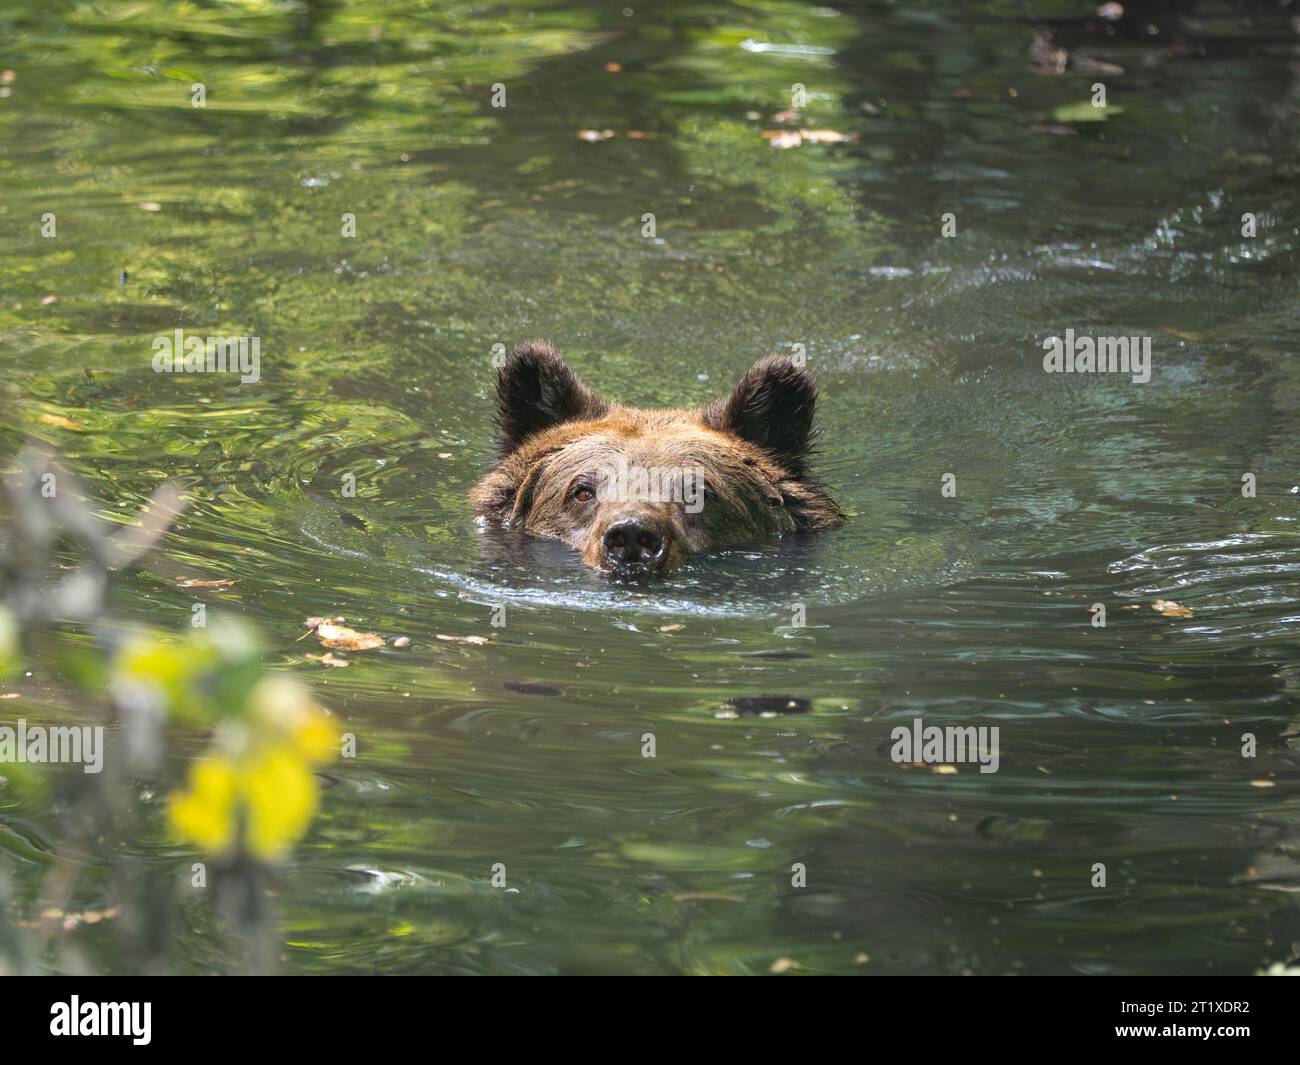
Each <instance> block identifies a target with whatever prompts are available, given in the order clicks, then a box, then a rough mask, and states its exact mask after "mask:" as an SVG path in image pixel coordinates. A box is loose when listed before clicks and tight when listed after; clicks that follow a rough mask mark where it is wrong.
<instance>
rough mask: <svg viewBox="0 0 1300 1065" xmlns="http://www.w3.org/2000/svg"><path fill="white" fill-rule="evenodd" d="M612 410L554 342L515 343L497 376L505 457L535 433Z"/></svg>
mask: <svg viewBox="0 0 1300 1065" xmlns="http://www.w3.org/2000/svg"><path fill="white" fill-rule="evenodd" d="M608 409H609V408H608V404H606V403H605V401H604V400H603V399H601V398H600V397H599V396H597V395H596V393H594V392H593V391H591V389H589V388H588V387H587V386H586V385H584V384H583V383H582V382H581V381H580V380H579V379H578V375H577V374H575V373H574V372H573V371H572V370H570V369H569V365H568V363H566V362H565V361H564V360H563V359H562V358H560V353H559V352H558V351H556V350H555V347H554V346H553V345H552V344H551V343H550V342H549V341H546V340H526V341H524V342H523V343H522V344H517V345H515V350H514V351H512V352H511V353H510V356H509V358H507V359H506V361H505V365H503V366H502V367H501V371H500V373H499V374H498V376H497V422H498V426H499V429H500V436H499V438H498V440H497V450H498V452H499V453H500V455H501V457H502V458H504V457H505V456H506V455H509V454H510V453H511V452H512V451H514V450H516V449H517V448H518V447H519V446H520V445H521V444H522V443H523V442H524V441H525V440H527V439H528V438H529V437H530V436H533V435H535V434H537V433H540V432H542V431H544V430H546V429H550V428H551V427H552V426H555V425H561V424H563V423H564V422H571V421H578V420H586V419H592V418H600V417H602V416H603V415H604V414H605V412H606V411H607V410H608Z"/></svg>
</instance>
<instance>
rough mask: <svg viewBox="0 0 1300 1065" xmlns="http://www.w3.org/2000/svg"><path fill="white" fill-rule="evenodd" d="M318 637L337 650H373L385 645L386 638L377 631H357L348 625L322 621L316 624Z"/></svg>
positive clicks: (326, 645)
mask: <svg viewBox="0 0 1300 1065" xmlns="http://www.w3.org/2000/svg"><path fill="white" fill-rule="evenodd" d="M316 639H318V640H320V642H321V643H322V644H323V645H324V646H325V647H329V648H333V649H334V650H336V651H372V650H374V649H375V648H376V647H383V646H384V638H383V637H382V636H380V635H379V634H378V633H375V632H357V630H356V629H350V628H348V627H347V626H346V625H335V624H333V623H331V622H328V621H322V622H321V623H320V624H318V625H317V626H316Z"/></svg>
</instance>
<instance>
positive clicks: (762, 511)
mask: <svg viewBox="0 0 1300 1065" xmlns="http://www.w3.org/2000/svg"><path fill="white" fill-rule="evenodd" d="M816 401H817V392H816V387H815V384H814V382H813V377H812V374H811V373H810V372H809V371H808V370H806V369H805V368H803V367H802V366H799V365H798V364H796V363H795V362H794V361H793V360H791V359H789V358H786V357H785V356H780V355H770V356H768V357H767V358H765V359H762V360H760V361H759V362H756V363H755V364H754V365H753V366H752V367H751V368H750V369H749V371H748V372H747V373H746V374H745V376H744V377H742V378H741V380H740V383H739V384H737V385H736V388H735V390H734V391H733V392H732V393H731V395H730V396H729V397H728V398H726V399H723V400H718V401H717V402H715V403H711V404H709V405H708V406H706V407H703V408H701V409H699V410H641V409H638V408H635V407H624V406H620V405H619V404H617V403H610V402H606V401H605V400H603V399H601V398H600V397H599V396H597V395H596V394H595V393H594V392H592V391H591V389H589V388H588V387H587V386H586V385H584V384H583V383H582V382H581V381H580V380H579V379H578V377H577V375H576V374H575V373H574V372H573V371H572V370H571V369H570V368H569V366H568V364H567V363H565V361H564V360H563V359H562V358H561V357H560V354H559V352H557V351H556V350H555V348H554V347H553V346H552V345H551V344H549V343H548V342H546V341H543V340H530V341H527V342H525V343H522V344H519V345H518V346H517V347H516V348H515V349H514V351H513V352H511V354H510V356H509V358H508V359H507V360H506V362H505V364H504V365H503V366H502V367H501V371H500V374H499V376H498V378H497V402H498V420H499V426H500V436H499V439H498V461H497V465H496V468H495V469H493V471H492V472H491V473H489V474H488V475H487V476H486V477H484V478H483V480H482V481H480V482H479V483H478V484H477V485H475V487H474V489H473V490H472V491H471V492H470V494H469V500H470V503H471V504H472V505H473V507H474V509H475V510H477V511H478V512H479V513H480V514H482V515H484V516H486V517H487V518H488V519H489V520H491V521H495V522H499V523H501V524H502V525H506V526H511V527H515V528H522V529H525V530H527V531H528V532H531V533H534V534H536V535H539V536H548V537H553V538H555V539H559V540H563V541H565V543H567V544H569V545H570V546H572V547H573V548H574V549H575V550H576V551H578V552H579V553H580V554H581V556H582V560H583V562H585V563H586V564H587V565H588V566H591V567H592V568H593V569H596V570H598V571H600V572H601V573H604V574H607V575H610V576H615V577H619V578H624V579H638V580H639V579H642V578H645V577H649V576H654V575H662V574H667V573H669V572H671V571H672V570H673V569H674V568H676V567H677V566H679V565H680V564H681V563H682V561H683V560H684V559H686V558H687V557H688V556H689V555H692V554H697V553H700V552H705V551H709V550H712V549H715V548H719V547H727V546H732V545H738V544H743V543H746V542H753V541H755V540H757V539H759V538H761V537H765V536H769V535H771V534H773V533H787V532H797V531H801V530H810V529H828V528H832V527H833V526H836V525H839V524H840V523H841V522H843V521H844V515H843V513H842V512H841V511H840V508H839V507H837V506H836V505H835V503H834V502H833V501H832V500H831V499H830V497H829V496H827V495H826V493H825V491H824V490H823V489H822V487H821V486H820V485H819V484H818V483H817V482H816V481H814V480H813V479H812V478H811V477H810V476H809V473H808V456H809V450H810V446H811V443H812V438H813V435H814V434H813V408H814V406H815V405H816Z"/></svg>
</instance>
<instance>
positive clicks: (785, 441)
mask: <svg viewBox="0 0 1300 1065" xmlns="http://www.w3.org/2000/svg"><path fill="white" fill-rule="evenodd" d="M816 406H817V385H816V382H815V381H814V379H813V375H812V372H811V371H809V370H808V369H806V368H805V367H803V366H800V365H798V364H797V363H795V362H794V361H793V360H792V359H790V358H789V357H787V356H785V355H769V356H768V357H767V358H765V359H760V360H759V361H758V362H756V363H754V365H753V366H751V367H750V368H749V370H748V371H747V372H746V373H745V376H744V377H742V378H741V379H740V383H739V384H738V385H736V388H735V390H734V391H733V392H732V393H731V395H730V396H728V397H727V398H726V399H720V400H718V401H717V402H716V403H711V404H709V406H707V407H705V408H704V421H705V423H706V424H707V425H708V426H709V427H710V428H713V429H717V430H719V431H721V432H729V433H734V434H735V435H736V436H738V437H740V438H741V439H742V440H747V441H749V443H751V444H756V445H757V446H758V447H761V448H763V449H764V450H766V451H768V452H770V453H771V454H772V456H773V457H774V458H775V459H776V460H777V461H778V462H780V463H781V465H782V466H784V467H785V468H786V469H787V470H789V471H790V475H791V476H793V477H802V476H803V475H804V473H805V472H806V471H805V466H806V463H807V459H808V448H809V445H810V444H811V443H812V436H813V409H814V408H815V407H816Z"/></svg>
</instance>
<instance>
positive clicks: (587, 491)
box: [569, 484, 596, 503]
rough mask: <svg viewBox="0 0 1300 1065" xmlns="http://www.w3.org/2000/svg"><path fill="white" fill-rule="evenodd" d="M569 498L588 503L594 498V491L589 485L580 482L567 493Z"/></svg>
mask: <svg viewBox="0 0 1300 1065" xmlns="http://www.w3.org/2000/svg"><path fill="white" fill-rule="evenodd" d="M569 498H570V499H572V500H574V501H575V502H577V503H589V502H591V501H592V500H593V499H595V498H596V493H595V492H593V491H592V490H591V488H590V487H589V486H587V485H585V484H580V485H578V486H577V487H576V488H575V489H574V490H573V491H572V492H570V493H569Z"/></svg>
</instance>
